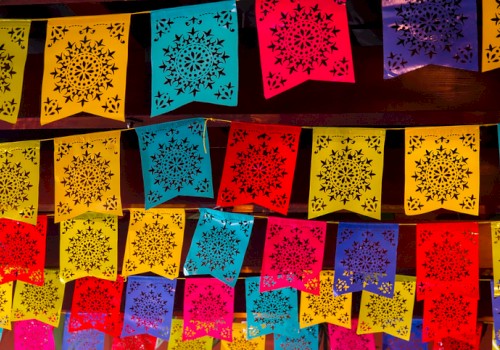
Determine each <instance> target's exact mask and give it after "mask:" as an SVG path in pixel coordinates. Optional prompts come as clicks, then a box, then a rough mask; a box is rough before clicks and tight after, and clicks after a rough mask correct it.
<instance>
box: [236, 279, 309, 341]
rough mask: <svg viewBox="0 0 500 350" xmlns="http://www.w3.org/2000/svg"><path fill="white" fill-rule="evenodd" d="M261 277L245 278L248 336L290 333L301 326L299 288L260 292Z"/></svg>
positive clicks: (251, 337) (250, 337) (249, 337)
mask: <svg viewBox="0 0 500 350" xmlns="http://www.w3.org/2000/svg"><path fill="white" fill-rule="evenodd" d="M259 281H260V278H259V277H247V278H246V279H245V295H246V311H247V322H248V323H247V327H248V328H247V337H248V339H253V338H256V337H260V336H262V335H266V334H271V333H275V334H288V332H289V331H290V330H291V329H297V328H299V320H298V316H297V315H298V305H297V303H298V300H297V290H296V289H292V288H282V289H278V290H271V291H269V292H260V282H259Z"/></svg>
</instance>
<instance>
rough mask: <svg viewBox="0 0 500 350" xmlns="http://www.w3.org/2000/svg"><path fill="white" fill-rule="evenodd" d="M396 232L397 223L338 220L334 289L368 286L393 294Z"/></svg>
mask: <svg viewBox="0 0 500 350" xmlns="http://www.w3.org/2000/svg"><path fill="white" fill-rule="evenodd" d="M398 236H399V227H398V225H397V224H354V223H343V222H341V223H339V227H338V232H337V248H336V252H337V253H336V255H335V281H334V283H333V292H334V293H335V294H336V295H340V294H344V293H352V292H358V291H361V290H367V291H369V292H372V293H375V294H379V295H382V296H384V297H392V296H393V295H394V280H395V278H396V255H397V249H398Z"/></svg>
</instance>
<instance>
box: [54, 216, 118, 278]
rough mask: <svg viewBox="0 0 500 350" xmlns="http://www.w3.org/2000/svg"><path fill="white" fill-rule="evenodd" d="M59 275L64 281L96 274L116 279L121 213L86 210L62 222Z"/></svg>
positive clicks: (96, 275) (100, 276) (99, 276)
mask: <svg viewBox="0 0 500 350" xmlns="http://www.w3.org/2000/svg"><path fill="white" fill-rule="evenodd" d="M60 232H61V238H60V252H59V261H60V263H59V265H60V269H61V270H60V272H59V276H60V279H61V281H62V282H63V283H66V282H68V281H72V280H76V279H77V278H82V277H87V276H94V277H97V278H103V279H107V280H111V281H115V280H116V270H117V264H118V217H117V216H115V215H105V214H96V213H87V214H82V215H80V216H78V217H76V218H74V219H69V220H66V221H63V222H62V223H61V225H60Z"/></svg>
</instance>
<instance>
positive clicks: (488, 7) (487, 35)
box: [481, 0, 500, 72]
mask: <svg viewBox="0 0 500 350" xmlns="http://www.w3.org/2000/svg"><path fill="white" fill-rule="evenodd" d="M499 33H500V3H499V2H498V1H496V0H483V49H482V53H483V59H482V60H481V61H482V66H481V71H483V72H486V71H489V70H492V69H495V68H498V67H500V37H499V36H498V34H499Z"/></svg>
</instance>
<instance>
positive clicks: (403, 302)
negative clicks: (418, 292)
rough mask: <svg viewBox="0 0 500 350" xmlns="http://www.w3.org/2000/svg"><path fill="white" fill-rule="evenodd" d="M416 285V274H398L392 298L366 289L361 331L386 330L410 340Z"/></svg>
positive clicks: (374, 331)
mask: <svg viewBox="0 0 500 350" xmlns="http://www.w3.org/2000/svg"><path fill="white" fill-rule="evenodd" d="M416 284H417V282H416V279H415V277H410V276H400V275H398V276H396V283H395V285H394V296H392V297H384V296H381V295H378V294H374V293H371V292H368V291H365V290H364V291H363V292H362V293H361V307H360V311H359V321H358V329H357V333H358V334H367V333H379V332H384V333H387V334H390V335H393V336H395V337H398V338H401V339H404V340H406V341H409V340H410V335H411V321H412V317H413V305H414V304H415V287H416Z"/></svg>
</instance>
